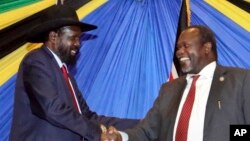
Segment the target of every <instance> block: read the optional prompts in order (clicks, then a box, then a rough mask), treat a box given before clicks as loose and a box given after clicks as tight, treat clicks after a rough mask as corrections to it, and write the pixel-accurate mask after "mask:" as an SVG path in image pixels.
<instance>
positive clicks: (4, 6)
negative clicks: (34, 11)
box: [0, 0, 41, 13]
mask: <svg viewBox="0 0 250 141" xmlns="http://www.w3.org/2000/svg"><path fill="white" fill-rule="evenodd" d="M39 1H41V0H1V1H0V13H4V12H7V11H10V10H13V9H16V8H20V7H23V6H27V5H30V4H32V3H35V2H39Z"/></svg>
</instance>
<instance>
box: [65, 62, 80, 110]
mask: <svg viewBox="0 0 250 141" xmlns="http://www.w3.org/2000/svg"><path fill="white" fill-rule="evenodd" d="M61 70H62V73H63V77H64V79H65V80H66V82H67V85H68V87H69V90H70V95H71V97H72V100H73V104H74V107H75V108H76V111H77V112H79V113H81V112H80V110H79V109H78V106H77V103H78V102H77V99H76V95H75V91H74V88H73V86H72V84H71V82H70V79H69V74H68V71H67V69H66V66H65V65H62V67H61Z"/></svg>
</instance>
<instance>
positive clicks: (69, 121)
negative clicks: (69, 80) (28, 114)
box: [23, 59, 101, 140]
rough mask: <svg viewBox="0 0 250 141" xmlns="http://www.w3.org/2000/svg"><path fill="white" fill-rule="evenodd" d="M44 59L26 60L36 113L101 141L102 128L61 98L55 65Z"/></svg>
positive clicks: (26, 75) (26, 82) (26, 76)
mask: <svg viewBox="0 0 250 141" xmlns="http://www.w3.org/2000/svg"><path fill="white" fill-rule="evenodd" d="M41 60H42V59H35V60H34V59H33V60H32V61H31V60H28V59H26V61H24V63H23V69H24V72H23V77H24V86H25V89H26V90H27V91H28V96H29V99H30V105H31V110H32V112H33V114H35V115H37V116H39V117H40V118H42V119H44V120H47V121H48V122H50V123H51V124H53V125H55V126H58V127H61V128H66V129H68V130H71V131H72V132H75V133H76V134H79V135H81V136H83V137H86V136H87V137H89V138H91V139H92V140H99V138H100V132H101V131H100V128H99V126H98V125H96V124H94V123H93V122H91V121H89V120H88V119H87V118H86V117H84V116H82V115H80V114H79V113H77V112H76V111H75V110H73V108H72V107H71V106H69V105H67V104H66V103H65V102H63V100H62V99H61V98H60V94H59V91H58V89H57V87H56V85H57V84H56V83H58V82H57V81H56V79H55V72H53V71H52V70H53V69H52V68H51V65H49V63H48V62H46V61H45V60H42V61H41Z"/></svg>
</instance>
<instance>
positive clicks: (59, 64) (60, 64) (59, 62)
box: [47, 47, 67, 68]
mask: <svg viewBox="0 0 250 141" xmlns="http://www.w3.org/2000/svg"><path fill="white" fill-rule="evenodd" d="M47 48H48V47H47ZM48 49H49V51H50V52H51V53H52V55H53V56H54V58H55V59H56V62H57V64H58V66H59V67H60V68H61V67H62V65H63V64H64V65H65V66H66V64H65V63H63V62H62V61H61V59H60V58H59V57H58V56H57V55H56V54H55V53H54V52H53V51H52V50H51V49H50V48H48ZM66 68H67V67H66Z"/></svg>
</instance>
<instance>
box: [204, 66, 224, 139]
mask: <svg viewBox="0 0 250 141" xmlns="http://www.w3.org/2000/svg"><path fill="white" fill-rule="evenodd" d="M225 73H226V71H225V70H224V69H223V67H222V66H219V65H217V66H216V69H215V72H214V76H213V80H212V84H211V89H210V92H209V96H208V100H207V106H206V113H205V123H204V136H206V132H205V131H207V130H209V129H208V128H209V127H210V126H209V125H210V123H211V121H212V120H213V114H214V112H215V109H216V108H219V106H220V105H219V104H220V100H221V99H220V97H221V89H220V88H222V87H223V81H224V79H225V78H224V77H225V76H224V75H225Z"/></svg>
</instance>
